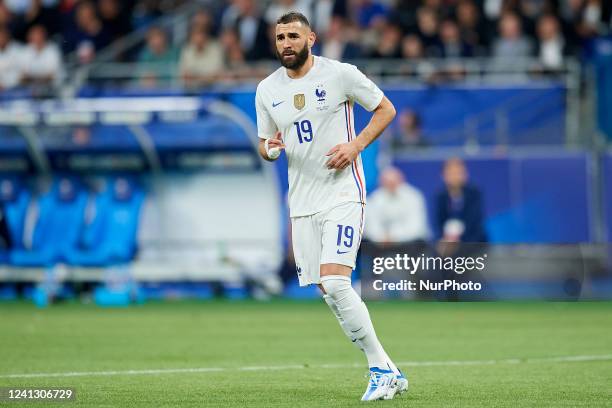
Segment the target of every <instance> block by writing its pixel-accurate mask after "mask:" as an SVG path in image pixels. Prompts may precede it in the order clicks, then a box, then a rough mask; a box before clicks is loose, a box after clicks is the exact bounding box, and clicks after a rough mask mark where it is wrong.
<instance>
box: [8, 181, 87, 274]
mask: <svg viewBox="0 0 612 408" xmlns="http://www.w3.org/2000/svg"><path fill="white" fill-rule="evenodd" d="M85 203H86V192H85V190H84V189H83V188H82V185H81V183H80V182H79V181H78V179H76V178H74V177H70V176H60V177H58V178H57V179H55V180H54V181H53V182H52V185H51V189H50V190H49V191H48V192H47V193H45V194H44V195H42V196H41V197H40V198H38V199H35V200H33V201H32V202H31V205H29V206H28V209H27V213H26V215H25V221H24V226H23V228H22V230H21V240H20V241H19V244H20V245H19V246H18V247H17V248H15V249H13V250H12V251H11V254H10V262H11V263H12V264H13V265H16V266H51V265H53V264H55V263H57V262H60V261H64V260H65V255H66V253H67V252H68V250H69V249H70V248H71V247H73V246H74V245H75V244H76V241H77V239H78V237H79V232H80V230H81V226H82V224H83V211H84V209H85ZM30 223H31V224H32V225H33V227H28V225H30Z"/></svg>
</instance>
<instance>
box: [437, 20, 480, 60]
mask: <svg viewBox="0 0 612 408" xmlns="http://www.w3.org/2000/svg"><path fill="white" fill-rule="evenodd" d="M440 55H441V56H442V57H444V58H466V57H471V56H472V55H473V52H472V47H471V46H469V45H468V44H467V43H465V42H464V41H463V39H462V38H461V32H460V31H459V26H458V25H457V23H455V21H454V20H451V19H446V20H444V21H443V22H442V24H440Z"/></svg>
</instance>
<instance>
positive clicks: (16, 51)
mask: <svg viewBox="0 0 612 408" xmlns="http://www.w3.org/2000/svg"><path fill="white" fill-rule="evenodd" d="M22 55H23V47H22V46H21V45H20V44H18V43H16V42H15V41H13V39H12V38H11V33H10V32H9V30H8V29H7V28H6V27H2V26H0V91H3V90H5V89H11V88H14V87H16V86H17V85H19V83H20V82H21V75H22V66H21V65H22V62H21V60H22Z"/></svg>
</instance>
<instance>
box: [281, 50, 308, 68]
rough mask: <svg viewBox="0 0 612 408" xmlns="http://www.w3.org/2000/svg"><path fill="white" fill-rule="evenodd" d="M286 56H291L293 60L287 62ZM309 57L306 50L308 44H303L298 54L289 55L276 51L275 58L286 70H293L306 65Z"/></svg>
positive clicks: (293, 52)
mask: <svg viewBox="0 0 612 408" xmlns="http://www.w3.org/2000/svg"><path fill="white" fill-rule="evenodd" d="M287 55H293V56H294V58H293V60H291V61H287V59H286V57H287ZM309 55H310V51H309V50H308V44H304V48H302V49H301V50H300V51H298V52H295V51H292V52H291V54H285V53H284V52H282V53H281V52H278V50H276V57H277V58H278V59H279V60H280V63H281V65H282V66H283V67H285V68H287V69H293V70H295V69H300V68H301V67H302V66H303V65H304V64H305V63H306V60H308V56H309Z"/></svg>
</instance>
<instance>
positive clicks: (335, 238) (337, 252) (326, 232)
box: [291, 202, 365, 286]
mask: <svg viewBox="0 0 612 408" xmlns="http://www.w3.org/2000/svg"><path fill="white" fill-rule="evenodd" d="M364 218H365V209H364V205H363V204H361V203H356V202H349V203H343V204H340V205H337V206H335V207H333V208H330V209H329V210H326V211H321V212H318V213H316V214H313V215H307V216H304V217H293V218H291V231H292V234H291V235H292V239H293V254H294V256H295V265H296V270H297V275H298V279H299V282H300V286H306V285H311V284H315V283H321V275H320V272H321V265H322V264H328V263H332V264H340V265H346V266H350V267H351V268H355V258H356V257H357V251H358V250H359V245H360V244H361V235H362V233H363V222H364Z"/></svg>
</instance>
